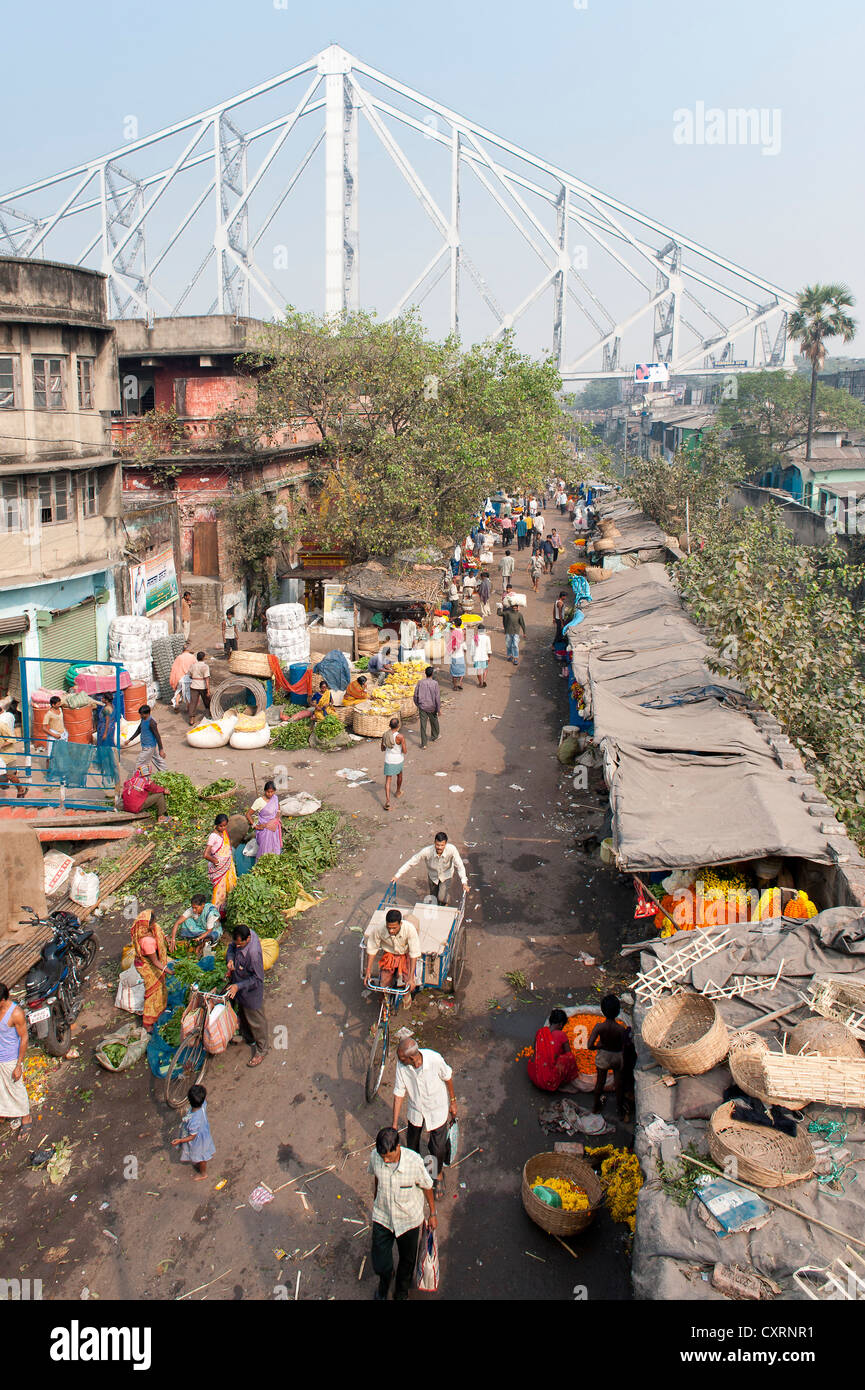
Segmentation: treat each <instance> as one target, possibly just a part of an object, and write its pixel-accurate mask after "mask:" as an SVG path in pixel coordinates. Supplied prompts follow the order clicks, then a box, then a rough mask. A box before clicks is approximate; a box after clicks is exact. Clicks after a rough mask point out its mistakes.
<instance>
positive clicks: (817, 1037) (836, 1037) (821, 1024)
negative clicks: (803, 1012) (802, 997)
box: [787, 1018, 865, 1062]
mask: <svg viewBox="0 0 865 1390" xmlns="http://www.w3.org/2000/svg"><path fill="white" fill-rule="evenodd" d="M787 1051H788V1052H800V1053H808V1055H809V1056H818V1057H845V1058H846V1059H847V1060H848V1061H850V1062H865V1054H863V1052H862V1048H861V1047H860V1046H859V1044H858V1042H857V1041H856V1039H855V1038H854V1036H853V1034H852V1033H851V1032H850V1029H849V1028H845V1027H844V1024H843V1023H839V1022H838V1020H837V1019H834V1018H806V1019H805V1020H804V1021H803V1022H802V1023H797V1024H796V1027H795V1028H791V1029H790V1032H789V1033H788V1034H787Z"/></svg>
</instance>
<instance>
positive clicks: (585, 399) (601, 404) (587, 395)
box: [574, 378, 622, 410]
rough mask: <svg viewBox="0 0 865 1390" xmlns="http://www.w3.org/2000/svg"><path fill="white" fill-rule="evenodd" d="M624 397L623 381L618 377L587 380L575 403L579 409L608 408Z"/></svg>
mask: <svg viewBox="0 0 865 1390" xmlns="http://www.w3.org/2000/svg"><path fill="white" fill-rule="evenodd" d="M621 399H622V388H621V383H620V382H619V380H618V379H617V378H613V379H608V380H599V381H587V382H586V384H585V386H584V387H583V389H582V391H581V392H580V394H579V396H577V398H576V401H575V402H574V404H575V405H576V408H577V410H608V409H609V408H610V406H613V405H618V404H619V402H620V401H621Z"/></svg>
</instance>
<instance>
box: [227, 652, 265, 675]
mask: <svg viewBox="0 0 865 1390" xmlns="http://www.w3.org/2000/svg"><path fill="white" fill-rule="evenodd" d="M228 669H229V671H230V672H231V673H232V675H234V676H259V677H260V678H261V679H262V680H270V679H271V677H272V675H273V672H272V671H271V669H270V662H269V660H268V656H267V652H232V653H231V656H230V657H229V658H228Z"/></svg>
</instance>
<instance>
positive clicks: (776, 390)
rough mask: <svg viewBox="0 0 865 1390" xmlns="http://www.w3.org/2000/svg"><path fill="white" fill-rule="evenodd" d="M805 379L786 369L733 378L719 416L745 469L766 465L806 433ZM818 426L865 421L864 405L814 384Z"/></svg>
mask: <svg viewBox="0 0 865 1390" xmlns="http://www.w3.org/2000/svg"><path fill="white" fill-rule="evenodd" d="M809 394H810V385H809V382H808V380H807V379H806V378H805V377H803V376H801V375H799V374H796V375H795V376H790V375H788V373H787V372H752V373H751V372H749V373H743V374H742V375H741V376H739V377H738V378H737V395H736V398H735V399H734V400H727V401H724V402H722V404H721V407H720V410H719V412H718V420H719V423H720V424H721V426H722V428H726V429H729V431H730V435H731V438H732V440H733V442H734V443H735V445H736V447H737V448H738V449H739V450H741V452H742V455H743V456H744V460H745V471H747V472H748V473H749V474H753V473H756V472H762V471H763V469H765V468H769V467H771V466H772V464H773V463H777V462H778V460H779V459H780V458H781V457H782V456H783V455H784V454H785V453H786V452H787V450H789V449H791V448H794V447H795V446H796V445H799V444H802V443H803V442H804V441H805V439H806V437H807V434H808V406H809ZM815 420H816V423H817V425H818V427H824V428H828V429H856V428H859V427H861V426H863V425H865V405H863V403H862V402H861V401H858V400H856V399H855V397H853V396H851V395H850V394H849V392H847V391H836V390H834V389H833V388H832V387H830V386H821V385H820V384H819V383H818V385H817V394H816V414H815Z"/></svg>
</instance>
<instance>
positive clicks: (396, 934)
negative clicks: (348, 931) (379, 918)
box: [363, 907, 421, 989]
mask: <svg viewBox="0 0 865 1390" xmlns="http://www.w3.org/2000/svg"><path fill="white" fill-rule="evenodd" d="M379 951H380V952H381V961H380V963H379V968H378V976H379V984H380V985H381V986H382V987H383V988H384V989H388V988H389V987H390V986H391V985H392V984H393V980H394V976H396V980H397V982H396V985H394V988H395V989H414V984H415V976H416V974H417V963H418V961H419V960H420V957H421V949H420V937H419V936H418V932H417V927H416V926H415V925H414V923H413V922H410V921H409V919H408V918H407V917H406V918H404V917H403V915H402V913H401V912H400V911H399V910H398V909H397V908H395V907H392V908H391V909H390V910H389V911H388V912H386V913H385V918H384V926H377V927H372V928H370V929H369V931H368V933H367V936H366V970H365V971H364V977H363V982H364V984H365V985H368V984H369V981H370V976H371V975H372V968H373V966H374V965H375V959H376V956H377V955H378V953H379Z"/></svg>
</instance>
